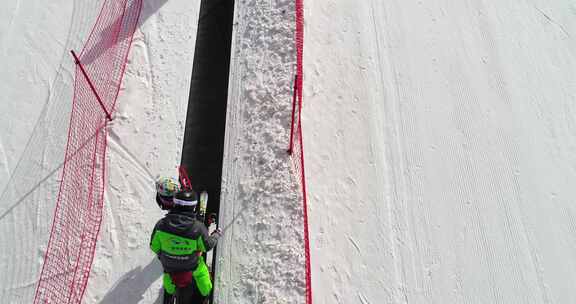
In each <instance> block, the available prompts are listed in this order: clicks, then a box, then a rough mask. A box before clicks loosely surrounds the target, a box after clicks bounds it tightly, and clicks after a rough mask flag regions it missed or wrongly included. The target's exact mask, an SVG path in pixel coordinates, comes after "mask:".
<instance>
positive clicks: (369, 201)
mask: <svg viewBox="0 0 576 304" xmlns="http://www.w3.org/2000/svg"><path fill="white" fill-rule="evenodd" d="M293 2H294V1H291V0H279V1H262V0H260V1H258V0H247V1H236V11H235V22H234V38H233V50H232V63H231V78H230V89H229V93H230V97H229V102H228V104H229V110H228V117H227V134H226V151H225V159H224V172H223V174H224V175H223V193H222V201H223V205H222V211H221V219H220V220H221V226H222V228H224V230H225V233H224V237H223V239H222V241H221V243H220V244H219V251H218V255H217V260H218V265H217V266H218V269H219V272H218V275H217V278H216V282H215V284H216V290H217V293H216V295H215V299H216V300H217V303H224V304H225V303H228V304H231V303H303V302H304V288H305V286H304V255H303V245H302V241H303V240H302V210H301V197H299V194H298V193H299V192H298V188H297V178H296V177H295V175H294V174H293V172H292V169H291V167H290V161H289V159H288V157H287V155H286V153H285V149H286V147H287V141H288V126H289V118H290V117H289V115H290V110H291V109H290V106H291V96H292V92H291V88H292V80H293V77H294V71H295V67H294V64H295V49H294V41H293V39H294V3H293ZM101 3H102V0H98V1H94V0H90V1H88V0H82V1H71V0H54V1H41V0H27V1H18V0H8V1H4V3H3V9H2V10H0V52H1V53H0V70H1V71H2V74H1V77H2V82H0V92H2V95H1V96H0V98H1V99H0V130H2V132H1V133H0V271H1V272H2V277H1V278H0V286H1V289H0V299H2V302H3V303H30V302H31V298H32V297H33V294H34V287H35V280H36V279H37V277H38V274H39V271H40V267H41V263H42V257H43V250H44V248H45V246H46V243H47V238H48V233H49V227H50V224H51V215H52V212H53V208H54V203H55V197H56V194H57V192H58V178H59V172H60V169H61V168H60V166H61V163H62V158H63V152H64V147H65V143H66V134H67V127H68V119H67V118H68V116H69V112H70V102H71V98H72V96H71V95H72V88H71V84H72V80H73V71H74V63H73V62H72V60H71V59H70V58H69V55H68V50H69V49H76V50H79V49H80V48H81V46H82V45H83V43H84V41H85V39H86V37H87V34H88V32H89V30H90V29H91V27H92V25H93V24H94V21H95V18H96V14H97V12H98V9H99V8H100V5H101ZM199 4H200V1H185V0H172V1H167V0H145V1H144V11H143V15H142V21H141V25H140V26H139V29H138V31H137V33H136V35H135V39H134V44H133V47H132V51H131V54H130V57H129V60H130V62H129V65H128V67H127V71H126V77H125V79H124V84H123V88H122V91H121V93H120V97H119V100H118V109H117V113H116V115H115V119H114V121H113V123H112V125H111V126H110V138H109V156H108V168H109V171H108V176H109V182H108V187H107V189H106V195H105V208H106V210H105V215H104V222H103V226H102V230H101V233H100V241H99V243H98V245H97V252H96V258H95V260H94V266H93V270H92V273H91V278H90V281H89V284H88V288H87V292H86V295H85V299H84V302H86V303H159V300H160V298H159V296H160V294H159V290H160V281H159V279H160V272H161V269H160V266H159V265H158V263H157V262H155V259H154V257H153V254H152V253H151V252H150V251H149V249H148V241H149V233H150V232H151V230H152V226H153V225H154V223H155V222H156V220H157V219H158V218H159V217H160V216H161V215H162V212H161V211H160V210H159V209H157V208H156V206H155V203H154V190H153V180H154V177H155V176H156V175H157V174H163V175H170V174H172V175H173V174H175V173H176V171H175V164H177V163H179V160H180V149H181V146H182V134H183V131H184V130H183V128H184V115H185V112H186V111H185V108H186V104H187V97H188V89H189V81H190V73H191V70H192V59H193V50H194V41H195V33H196V24H197V18H198V11H199ZM305 7H306V9H305V19H306V32H305V50H304V55H305V58H304V61H305V62H304V63H305V67H304V68H305V75H304V76H305V78H304V83H305V88H304V94H305V96H304V98H305V100H304V104H305V107H304V110H303V114H304V120H303V126H304V139H305V149H306V150H305V152H306V165H307V177H308V186H309V207H310V229H311V231H310V233H311V249H312V267H313V269H312V280H313V282H312V283H313V286H312V287H313V295H314V302H315V303H346V304H348V303H361V304H368V303H371V304H375V303H409V302H410V303H576V292H575V290H576V289H574V282H576V261H575V260H574V256H576V218H575V217H576V206H575V204H574V203H575V201H574V198H575V197H576V188H575V187H574V181H575V180H576V80H575V79H576V78H574V77H573V73H574V71H575V70H576V43H575V42H574V38H573V37H574V35H576V33H575V32H574V29H576V18H574V17H575V15H576V4H574V2H573V1H570V0H554V1H544V0H526V1H487V0H475V1H473V0H463V1H448V0H435V1H415V0H402V1H400V0H393V1H377V0H366V1H352V0H338V1H335V0H327V1H305Z"/></svg>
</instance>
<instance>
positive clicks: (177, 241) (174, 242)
mask: <svg viewBox="0 0 576 304" xmlns="http://www.w3.org/2000/svg"><path fill="white" fill-rule="evenodd" d="M170 242H171V243H172V245H174V246H184V245H188V241H186V240H181V239H177V238H171V239H170Z"/></svg>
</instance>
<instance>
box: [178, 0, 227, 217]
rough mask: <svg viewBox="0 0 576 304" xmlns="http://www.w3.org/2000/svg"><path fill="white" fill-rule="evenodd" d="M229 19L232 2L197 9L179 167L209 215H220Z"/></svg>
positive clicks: (210, 0)
mask: <svg viewBox="0 0 576 304" xmlns="http://www.w3.org/2000/svg"><path fill="white" fill-rule="evenodd" d="M233 13H234V0H202V3H201V5H200V17H199V19H198V33H197V36H196V50H195V53H194V64H193V68H192V81H191V84H190V96H189V101H188V110H187V115H186V129H185V133H184V144H183V147H182V161H181V164H182V165H183V166H185V168H186V169H187V170H188V173H189V175H190V180H191V182H192V187H193V188H194V189H195V190H197V191H201V190H208V194H209V200H208V210H207V214H210V213H212V212H214V213H218V211H219V209H220V208H219V207H220V186H221V181H222V159H223V153H224V130H225V125H226V103H227V99H228V75H229V73H230V46H231V40H232V21H233V16H234V14H233Z"/></svg>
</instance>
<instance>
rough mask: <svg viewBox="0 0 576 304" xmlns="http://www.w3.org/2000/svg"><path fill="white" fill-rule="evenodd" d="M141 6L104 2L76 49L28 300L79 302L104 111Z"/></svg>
mask: <svg viewBox="0 0 576 304" xmlns="http://www.w3.org/2000/svg"><path fill="white" fill-rule="evenodd" d="M141 8H142V0H105V1H104V4H103V6H102V9H101V11H100V14H99V15H98V19H97V21H96V24H95V25H94V27H93V29H92V32H91V33H90V36H89V37H88V41H87V42H86V44H85V45H84V48H83V50H82V52H81V53H80V56H79V58H80V63H79V64H77V65H76V74H75V80H74V98H73V101H72V113H71V115H70V122H69V127H68V142H67V146H66V156H65V159H64V167H63V171H62V178H61V181H60V189H59V193H58V198H57V202H56V208H55V211H54V217H53V222H52V229H51V232H50V239H49V242H48V247H47V250H46V253H45V256H44V264H43V266H42V272H41V274H40V279H39V281H38V285H37V287H36V294H35V297H34V303H80V302H81V300H82V296H83V294H84V291H85V289H86V284H87V283H88V277H89V275H90V269H91V266H92V260H93V258H94V251H95V248H96V247H95V246H96V240H97V237H98V232H99V230H100V224H101V221H102V212H103V210H102V209H103V202H104V186H105V167H106V145H107V139H106V135H107V133H106V125H107V122H108V117H107V114H106V112H108V113H112V112H113V110H114V106H115V103H116V98H117V96H118V92H119V90H120V84H121V82H122V77H123V75H124V68H125V66H126V61H127V56H128V52H129V50H130V45H131V43H132V37H133V34H134V31H135V30H136V27H137V25H138V18H139V16H140V10H141ZM80 64H81V65H82V66H83V68H84V70H85V72H86V75H84V74H83V73H82V71H81V70H80ZM95 93H96V94H97V95H98V96H99V97H100V100H101V103H100V102H99V101H98V97H97V96H96V94H95Z"/></svg>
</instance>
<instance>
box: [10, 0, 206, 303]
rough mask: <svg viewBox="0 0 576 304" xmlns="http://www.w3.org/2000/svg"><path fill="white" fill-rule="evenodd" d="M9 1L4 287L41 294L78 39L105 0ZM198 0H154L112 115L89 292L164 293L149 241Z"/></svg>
mask: <svg viewBox="0 0 576 304" xmlns="http://www.w3.org/2000/svg"><path fill="white" fill-rule="evenodd" d="M7 2H8V3H6V4H4V6H5V7H6V8H8V9H6V10H5V9H4V8H3V10H1V12H0V14H1V15H0V17H2V18H1V19H2V21H1V22H2V23H0V39H1V41H2V45H1V46H0V47H1V49H2V57H1V59H0V64H1V70H2V71H4V73H2V80H3V81H2V82H1V83H0V90H1V91H2V92H3V94H2V97H1V98H2V101H1V102H0V115H1V116H0V118H1V119H0V126H1V130H2V131H3V132H2V134H1V137H0V170H2V171H0V172H2V173H1V174H0V186H1V188H0V191H2V192H0V193H2V195H1V197H0V198H1V199H0V232H1V233H0V244H1V245H0V269H1V270H2V273H3V276H2V279H1V280H0V282H1V286H2V289H1V291H0V298H1V299H2V303H31V302H32V298H33V296H34V288H35V284H36V280H37V278H38V276H39V272H40V268H41V266H42V259H43V253H44V251H43V250H44V249H45V247H46V244H47V238H48V236H49V231H50V225H51V221H52V213H53V208H54V205H55V200H56V195H57V193H58V178H59V175H60V170H61V165H62V161H63V155H64V154H63V152H64V148H65V144H66V135H67V130H68V120H69V118H68V117H69V114H70V109H71V101H72V93H73V91H72V81H73V77H74V76H73V73H74V72H73V71H74V62H73V61H72V59H71V58H70V55H69V50H70V49H75V50H80V49H81V48H82V45H83V44H84V42H85V40H86V39H87V37H88V33H89V31H90V30H91V28H92V26H93V25H94V23H95V18H96V17H97V14H98V12H99V11H100V7H101V4H102V1H101V0H100V1H92V0H91V1H70V0H66V1H65V0H61V1H47V2H46V1H7ZM199 5H200V2H199V1H169V2H168V1H167V0H145V1H144V7H143V10H142V14H141V20H140V25H139V29H138V30H137V32H136V34H135V37H134V42H133V45H132V50H131V53H130V56H129V64H128V66H127V69H126V75H125V77H124V82H123V86H122V88H121V92H120V96H119V99H118V103H117V104H118V108H117V109H116V114H115V116H114V121H113V122H112V123H111V125H110V136H109V139H108V143H109V149H108V151H109V154H108V172H107V175H108V185H107V189H106V192H105V203H104V206H105V208H106V210H105V214H104V220H103V223H102V230H101V232H100V238H99V242H98V245H97V251H96V257H95V259H94V264H93V268H92V273H91V277H90V280H89V283H88V288H87V291H86V294H85V296H84V301H83V302H84V303H158V302H159V300H160V293H159V291H160V286H161V282H160V276H161V272H162V271H161V267H160V265H159V264H158V263H157V262H156V261H155V258H154V255H153V254H152V252H151V251H150V250H149V247H148V242H149V238H150V233H151V231H152V228H153V226H154V224H155V223H156V221H157V220H158V219H159V218H160V217H161V216H162V212H161V211H160V209H159V208H157V206H156V203H155V200H154V196H155V192H154V180H155V177H156V176H157V175H174V176H175V175H177V171H176V165H177V164H179V163H180V150H181V147H182V140H183V134H184V122H185V115H186V114H185V113H186V107H187V104H188V91H189V86H190V79H191V72H192V62H193V55H194V43H195V40H196V27H197V23H198V13H199ZM63 21H64V22H63ZM11 244H15V245H11Z"/></svg>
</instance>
